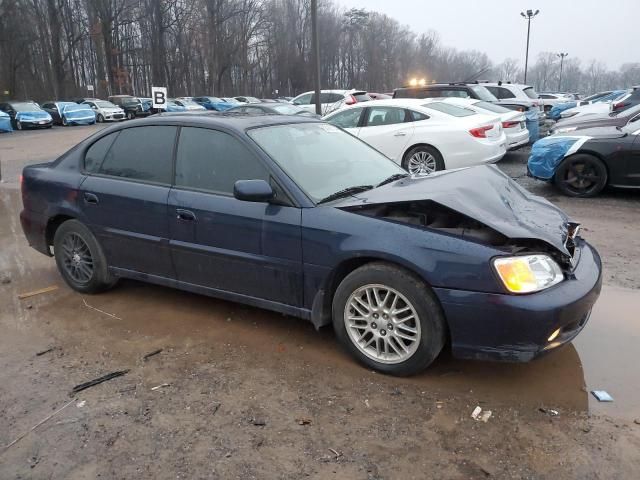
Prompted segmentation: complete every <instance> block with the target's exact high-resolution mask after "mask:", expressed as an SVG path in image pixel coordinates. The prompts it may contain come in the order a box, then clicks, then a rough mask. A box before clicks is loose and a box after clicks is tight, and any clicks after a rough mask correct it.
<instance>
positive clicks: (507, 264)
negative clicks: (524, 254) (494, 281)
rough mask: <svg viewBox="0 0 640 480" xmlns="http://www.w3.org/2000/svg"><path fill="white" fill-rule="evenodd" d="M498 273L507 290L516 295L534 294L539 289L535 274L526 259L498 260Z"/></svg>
mask: <svg viewBox="0 0 640 480" xmlns="http://www.w3.org/2000/svg"><path fill="white" fill-rule="evenodd" d="M495 267H496V271H497V272H498V275H500V278H501V279H502V282H503V283H504V286H505V287H507V290H509V291H510V292H514V293H525V292H532V291H534V290H536V289H537V288H538V282H537V280H536V276H535V274H534V273H533V272H532V271H531V268H529V264H528V262H527V260H526V258H510V259H504V260H497V261H496V262H495Z"/></svg>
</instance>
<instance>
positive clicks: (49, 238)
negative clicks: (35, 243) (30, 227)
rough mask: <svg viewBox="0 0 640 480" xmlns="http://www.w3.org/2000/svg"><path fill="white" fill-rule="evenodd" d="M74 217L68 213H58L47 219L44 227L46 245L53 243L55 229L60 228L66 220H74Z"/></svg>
mask: <svg viewBox="0 0 640 480" xmlns="http://www.w3.org/2000/svg"><path fill="white" fill-rule="evenodd" d="M75 219H76V217H73V216H71V215H68V214H58V215H55V216H53V217H51V218H50V219H49V221H47V226H46V228H45V241H46V244H47V246H50V245H53V238H54V237H55V235H56V231H57V230H58V228H60V225H62V224H63V223H64V222H66V221H67V220H75Z"/></svg>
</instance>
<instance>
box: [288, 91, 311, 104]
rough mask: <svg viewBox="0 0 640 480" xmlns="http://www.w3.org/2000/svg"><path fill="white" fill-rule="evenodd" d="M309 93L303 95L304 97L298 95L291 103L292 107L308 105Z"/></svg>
mask: <svg viewBox="0 0 640 480" xmlns="http://www.w3.org/2000/svg"><path fill="white" fill-rule="evenodd" d="M311 95H312V94H311V93H305V94H304V95H300V96H299V97H298V98H296V99H295V100H294V101H293V104H294V105H309V104H310V103H311Z"/></svg>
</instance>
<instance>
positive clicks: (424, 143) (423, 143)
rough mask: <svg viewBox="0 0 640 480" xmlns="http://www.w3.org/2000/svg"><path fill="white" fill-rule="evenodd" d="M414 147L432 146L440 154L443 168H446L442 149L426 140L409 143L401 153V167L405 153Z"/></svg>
mask: <svg viewBox="0 0 640 480" xmlns="http://www.w3.org/2000/svg"><path fill="white" fill-rule="evenodd" d="M416 147H429V148H433V149H434V150H435V151H436V152H438V154H439V155H440V158H441V159H442V164H443V165H444V169H445V170H446V169H447V162H446V161H445V159H444V155H443V154H442V151H441V150H440V149H439V148H438V147H436V146H435V145H433V144H432V143H426V142H418V143H414V144H413V145H409V146H408V147H407V148H406V149H405V150H404V153H403V154H402V159H401V160H400V166H401V167H402V168H404V161H405V158H406V157H407V154H408V153H409V152H410V151H411V150H412V149H414V148H416Z"/></svg>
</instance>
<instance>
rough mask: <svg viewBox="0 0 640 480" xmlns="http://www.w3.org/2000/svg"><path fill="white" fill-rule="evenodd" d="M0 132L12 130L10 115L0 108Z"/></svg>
mask: <svg viewBox="0 0 640 480" xmlns="http://www.w3.org/2000/svg"><path fill="white" fill-rule="evenodd" d="M0 132H13V128H12V127H11V117H10V116H9V114H8V113H5V112H3V111H2V110H0Z"/></svg>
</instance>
